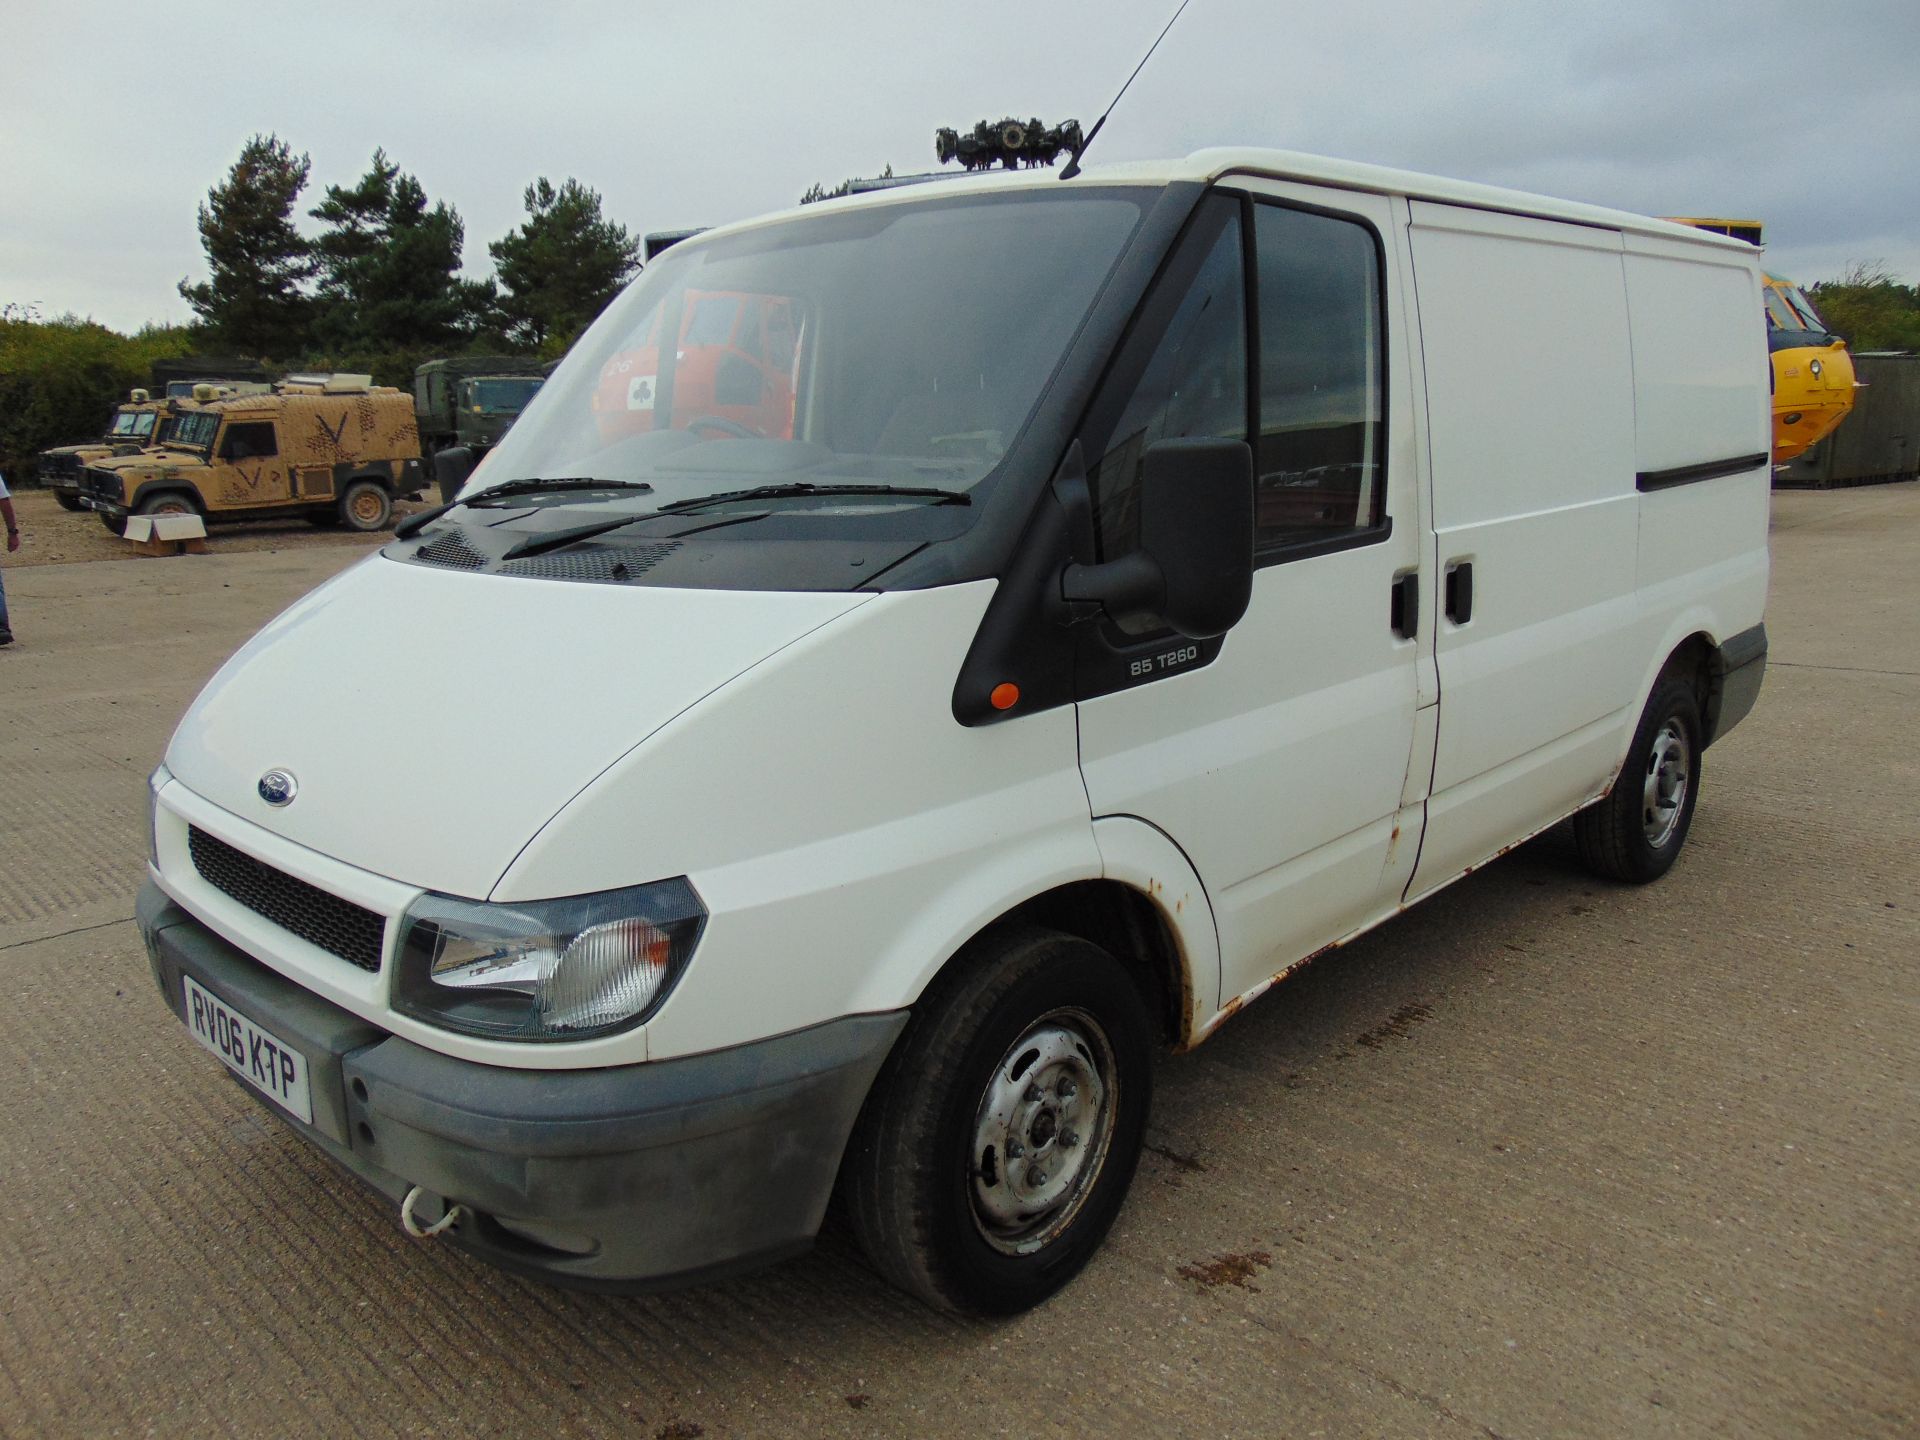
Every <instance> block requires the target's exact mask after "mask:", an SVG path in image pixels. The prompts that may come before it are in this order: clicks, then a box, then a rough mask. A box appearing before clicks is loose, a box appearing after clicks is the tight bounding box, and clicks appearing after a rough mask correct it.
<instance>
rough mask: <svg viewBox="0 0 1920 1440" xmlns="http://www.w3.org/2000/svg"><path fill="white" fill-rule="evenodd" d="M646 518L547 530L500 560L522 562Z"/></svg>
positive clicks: (628, 516)
mask: <svg viewBox="0 0 1920 1440" xmlns="http://www.w3.org/2000/svg"><path fill="white" fill-rule="evenodd" d="M648 518H650V517H648V516H646V515H622V516H621V517H620V518H619V519H617V520H595V521H592V522H591V523H589V524H586V525H569V526H568V527H567V528H566V529H565V530H549V531H548V532H547V533H546V534H544V535H530V536H528V537H527V538H526V539H525V540H522V541H521V542H520V543H519V544H518V545H515V546H514V547H513V548H512V549H510V550H508V551H507V553H506V554H504V555H502V556H501V557H500V560H501V563H502V564H504V563H505V562H507V561H508V560H524V559H525V558H526V557H527V556H529V555H544V554H546V553H547V551H549V550H559V549H562V548H563V547H565V546H568V545H571V544H573V543H574V541H576V540H591V539H592V538H593V537H594V536H596V535H604V534H606V533H607V532H608V531H609V530H618V529H620V528H621V527H622V526H623V525H637V524H639V523H640V522H641V521H642V520H645V519H648Z"/></svg>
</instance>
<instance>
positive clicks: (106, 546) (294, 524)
mask: <svg viewBox="0 0 1920 1440" xmlns="http://www.w3.org/2000/svg"><path fill="white" fill-rule="evenodd" d="M432 503H434V502H433V500H432V498H431V497H429V498H427V499H425V500H420V501H411V500H401V501H399V502H397V503H396V504H395V505H394V507H393V513H394V518H395V519H396V520H398V519H401V518H404V517H405V516H407V515H411V514H412V513H413V512H414V511H416V510H424V509H426V508H427V506H428V505H429V504H432ZM13 506H14V512H15V513H16V514H17V515H18V516H19V518H20V548H19V549H18V550H16V551H14V553H13V554H11V555H6V556H3V557H0V565H4V566H6V567H7V568H8V569H9V570H11V569H15V568H22V567H25V566H28V565H74V564H80V563H83V562H86V561H90V560H125V559H127V558H128V556H129V553H130V552H129V551H128V548H127V542H126V541H125V540H122V539H121V538H120V537H119V536H118V535H115V534H113V533H111V532H110V531H109V530H108V529H107V527H106V526H104V525H102V524H101V523H100V517H99V516H98V515H95V514H94V513H93V512H92V511H91V510H62V509H61V508H60V506H59V503H58V502H57V501H55V500H54V498H53V496H52V495H51V494H50V493H49V492H47V491H45V490H15V491H14V492H13ZM385 541H386V536H384V535H357V534H355V533H353V532H352V531H350V530H330V529H322V528H320V527H318V526H315V525H310V524H308V523H307V522H306V521H305V520H290V521H289V520H255V521H250V522H247V523H244V524H239V525H214V526H211V527H209V529H208V531H207V548H208V550H210V551H212V552H213V553H214V554H217V555H245V554H248V553H251V552H253V551H259V550H288V549H307V548H310V547H313V546H328V545H346V546H354V547H358V548H360V549H366V548H368V547H369V546H373V545H380V544H384V543H385Z"/></svg>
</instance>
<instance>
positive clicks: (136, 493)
mask: <svg viewBox="0 0 1920 1440" xmlns="http://www.w3.org/2000/svg"><path fill="white" fill-rule="evenodd" d="M424 483H425V482H424V478H423V475H422V472H421V467H420V431H419V427H418V425H417V424H416V423H415V421H414V415H413V397H412V396H411V395H409V394H408V393H407V392H406V391H404V390H395V389H393V388H391V387H389V386H376V385H374V384H373V383H372V378H371V377H370V376H366V375H299V376H292V377H290V378H288V379H287V380H285V381H283V382H281V383H280V384H278V385H276V386H275V387H274V388H273V390H272V392H271V393H269V394H265V395H244V396H234V397H232V398H229V399H224V400H214V401H211V402H210V403H205V404H201V405H199V406H198V408H197V409H195V410H193V411H192V412H191V413H188V414H185V415H182V416H180V417H179V418H178V419H177V420H174V421H173V422H172V428H171V429H170V430H169V431H168V433H167V434H166V436H165V438H164V439H163V440H162V441H161V443H160V445H159V446H157V447H156V448H154V449H151V450H146V451H142V452H140V453H138V454H133V455H122V456H115V457H111V458H108V459H104V460H99V461H96V462H95V463H94V464H92V465H89V466H88V467H87V469H86V473H85V476H84V478H83V479H82V481H81V487H80V503H81V504H83V505H85V506H86V507H87V508H88V509H90V510H92V511H94V512H95V513H97V514H98V515H99V516H100V520H101V523H103V524H104V525H105V526H106V527H107V528H108V529H109V530H111V531H113V532H114V533H115V534H116V535H118V534H120V533H122V532H123V531H124V530H125V529H126V523H127V517H128V516H129V515H163V514H169V513H183V512H184V513H193V514H197V515H200V516H201V517H203V518H204V519H205V520H206V521H207V523H208V524H214V523H216V522H220V521H230V520H268V519H284V518H288V517H291V516H295V515H299V516H304V517H305V518H306V519H308V520H311V521H312V522H313V523H315V524H317V525H332V524H341V525H345V526H347V527H348V528H349V529H352V530H381V529H384V528H386V526H387V524H388V523H389V522H390V521H391V519H392V517H393V502H394V499H395V497H397V496H403V495H404V496H413V495H418V494H419V493H420V489H421V486H422V485H423V484H424Z"/></svg>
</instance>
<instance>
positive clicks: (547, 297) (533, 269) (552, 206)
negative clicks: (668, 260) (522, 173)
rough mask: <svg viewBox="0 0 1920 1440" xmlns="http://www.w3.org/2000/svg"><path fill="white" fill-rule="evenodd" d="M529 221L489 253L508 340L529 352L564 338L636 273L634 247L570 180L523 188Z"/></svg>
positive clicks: (592, 195) (592, 196)
mask: <svg viewBox="0 0 1920 1440" xmlns="http://www.w3.org/2000/svg"><path fill="white" fill-rule="evenodd" d="M524 199H525V204H526V207H527V219H526V221H525V223H523V224H522V225H521V226H520V228H519V229H517V230H515V231H513V232H511V233H510V234H508V235H506V236H504V237H503V238H501V239H499V240H495V241H494V242H493V243H492V244H490V245H488V246H487V249H488V251H489V252H490V253H491V254H492V256H493V261H494V265H495V267H496V269H497V271H498V274H499V279H500V286H501V289H502V291H503V293H502V294H501V296H500V300H499V306H498V313H499V317H500V319H501V321H502V323H503V327H504V329H505V330H506V332H507V335H508V338H510V339H512V340H514V341H516V342H518V343H520V344H523V345H527V346H530V347H537V346H539V345H541V344H542V343H543V342H545V341H548V340H550V339H569V338H571V337H572V336H573V335H575V334H577V333H578V332H579V331H580V330H582V329H584V328H585V327H586V325H587V322H588V321H590V320H592V319H593V318H594V316H596V315H598V314H599V313H600V311H601V310H603V309H604V308H606V304H607V302H608V301H609V300H611V299H612V298H613V297H614V295H615V294H616V293H617V292H618V291H619V289H620V286H621V285H622V284H623V283H624V282H625V280H626V279H627V277H628V276H629V275H631V274H633V272H634V271H635V270H637V269H639V267H640V242H639V240H638V239H637V238H636V237H634V236H632V235H629V234H628V233H627V229H626V227H625V226H624V225H616V224H614V223H612V222H611V221H609V220H608V219H607V218H606V217H605V216H604V215H602V214H601V213H600V196H599V193H598V192H597V191H594V190H590V189H588V188H587V187H586V186H584V185H582V184H581V183H580V182H579V181H577V180H573V179H568V180H565V181H563V182H561V185H560V188H559V189H557V190H556V189H555V188H554V187H553V186H552V185H551V184H549V183H548V181H547V178H546V176H544V175H543V176H541V177H540V178H539V179H537V180H535V181H534V182H533V184H531V185H529V186H527V189H526V194H525V197H524Z"/></svg>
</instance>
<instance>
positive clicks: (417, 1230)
mask: <svg viewBox="0 0 1920 1440" xmlns="http://www.w3.org/2000/svg"><path fill="white" fill-rule="evenodd" d="M426 1196H427V1191H426V1189H425V1188H424V1187H422V1186H419V1185H416V1186H414V1187H413V1188H412V1189H411V1190H409V1191H407V1198H406V1199H404V1200H402V1201H401V1202H400V1228H401V1229H403V1230H405V1231H406V1232H407V1234H409V1235H411V1236H413V1238H414V1239H416V1240H431V1239H433V1237H434V1236H436V1235H438V1234H439V1233H440V1232H441V1231H442V1230H446V1229H450V1228H451V1227H452V1226H455V1225H457V1224H459V1223H460V1217H461V1216H462V1215H464V1214H465V1213H466V1211H467V1207H466V1206H464V1205H460V1204H450V1205H448V1206H447V1209H446V1213H445V1214H444V1215H442V1216H441V1217H440V1218H439V1219H438V1220H436V1221H434V1222H433V1224H431V1225H422V1224H421V1223H420V1222H419V1221H418V1220H416V1219H414V1218H413V1207H414V1206H415V1205H417V1204H419V1203H420V1201H421V1200H423V1199H425V1198H426Z"/></svg>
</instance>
